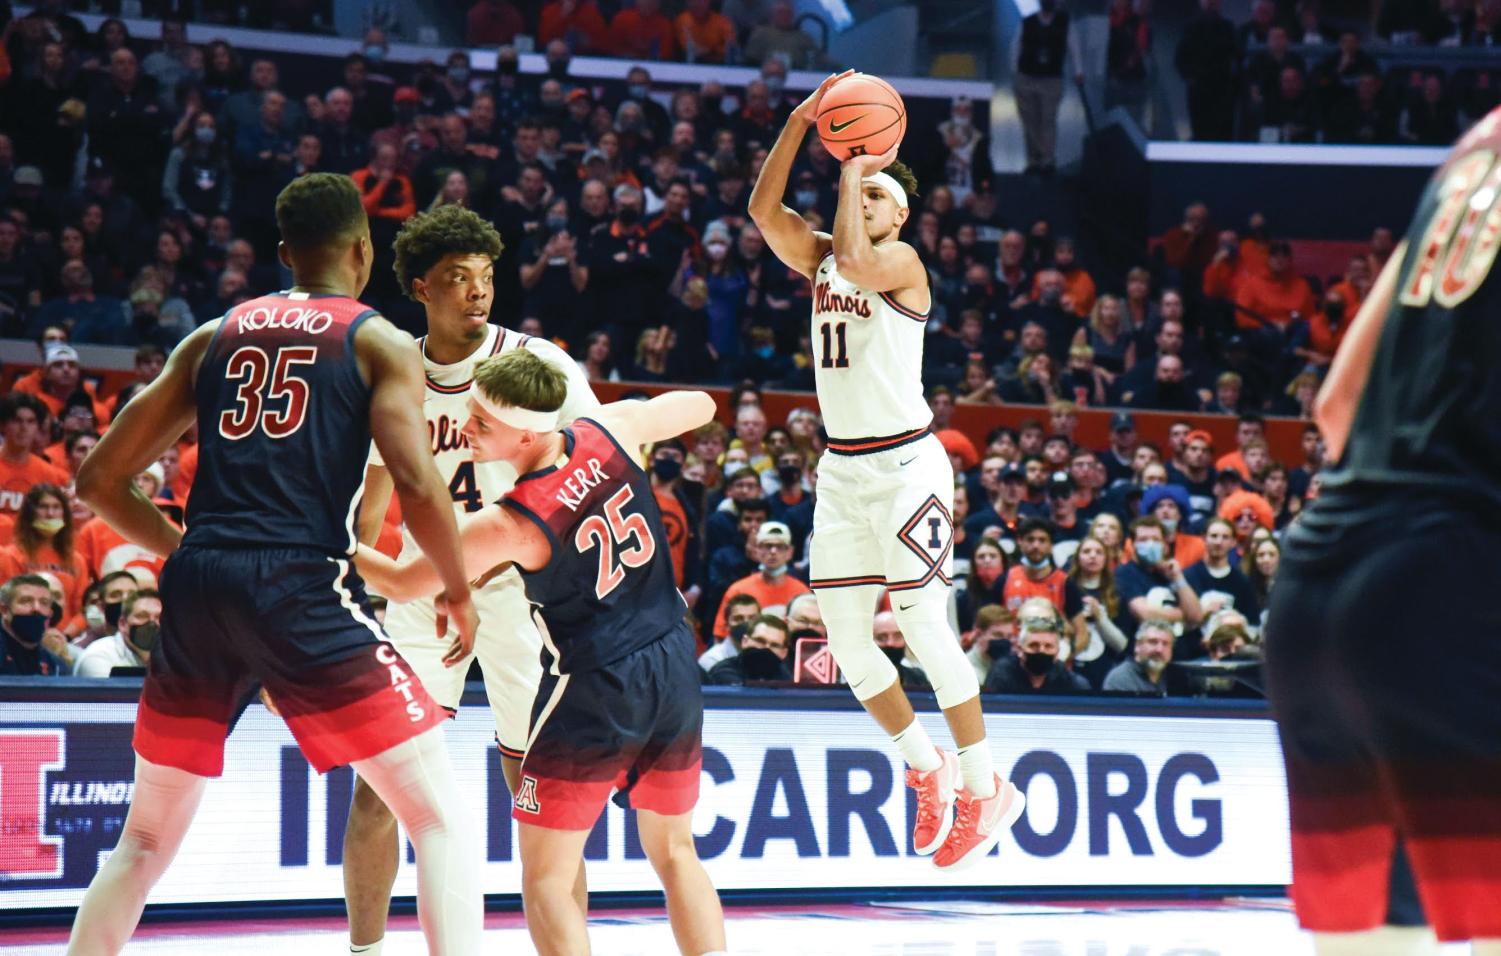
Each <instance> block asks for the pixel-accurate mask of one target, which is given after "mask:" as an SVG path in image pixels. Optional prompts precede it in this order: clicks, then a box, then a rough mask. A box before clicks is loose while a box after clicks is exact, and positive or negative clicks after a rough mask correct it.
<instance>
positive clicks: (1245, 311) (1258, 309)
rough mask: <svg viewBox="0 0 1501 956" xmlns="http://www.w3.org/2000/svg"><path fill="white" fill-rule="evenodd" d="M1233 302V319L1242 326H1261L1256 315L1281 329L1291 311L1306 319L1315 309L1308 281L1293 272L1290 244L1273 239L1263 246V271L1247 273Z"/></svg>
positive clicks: (1311, 315)
mask: <svg viewBox="0 0 1501 956" xmlns="http://www.w3.org/2000/svg"><path fill="white" fill-rule="evenodd" d="M1235 304H1236V306H1237V308H1236V311H1235V322H1236V324H1237V325H1239V326H1240V327H1241V328H1245V329H1259V328H1261V322H1259V321H1257V319H1256V317H1257V316H1259V317H1260V318H1261V319H1263V320H1265V321H1266V322H1269V323H1271V324H1272V325H1274V326H1276V327H1277V328H1278V329H1283V328H1285V327H1286V326H1287V324H1288V323H1289V322H1291V321H1292V319H1293V313H1294V312H1296V313H1298V315H1300V316H1301V317H1302V318H1304V319H1309V318H1312V317H1313V314H1314V312H1315V311H1316V310H1317V303H1316V302H1315V301H1314V298H1313V289H1311V288H1309V286H1308V280H1307V279H1304V278H1303V277H1302V276H1300V275H1298V274H1297V273H1296V272H1294V271H1293V268H1292V247H1291V246H1289V245H1288V244H1287V243H1286V242H1282V241H1278V242H1273V243H1272V244H1271V246H1269V247H1268V249H1267V274H1266V275H1265V276H1259V275H1248V276H1247V277H1246V280H1245V282H1243V283H1242V284H1241V288H1240V294H1239V295H1237V296H1236V297H1235Z"/></svg>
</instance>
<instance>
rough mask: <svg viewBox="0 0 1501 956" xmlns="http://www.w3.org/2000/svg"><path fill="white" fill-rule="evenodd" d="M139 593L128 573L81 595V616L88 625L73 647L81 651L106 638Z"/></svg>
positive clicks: (103, 581)
mask: <svg viewBox="0 0 1501 956" xmlns="http://www.w3.org/2000/svg"><path fill="white" fill-rule="evenodd" d="M140 589H141V586H140V584H139V583H137V582H136V579H135V576H134V575H132V574H131V573H130V572H129V571H114V572H111V573H110V574H106V575H105V576H104V577H103V578H101V579H100V580H99V581H97V582H95V583H94V584H92V585H90V586H89V589H88V590H87V591H85V592H84V598H83V616H84V622H85V624H86V625H87V626H86V627H85V629H84V631H83V633H82V634H79V635H78V636H77V637H76V638H74V639H73V641H72V644H73V647H74V648H76V649H78V650H80V651H81V650H84V649H85V648H87V647H88V646H89V645H90V644H92V643H94V642H95V641H97V640H100V639H102V638H106V637H108V636H110V635H111V634H113V633H115V631H116V630H117V629H118V628H119V626H120V616H121V614H123V613H124V610H125V602H126V600H128V599H129V598H130V596H131V595H132V594H135V593H136V592H137V591H139V590H140Z"/></svg>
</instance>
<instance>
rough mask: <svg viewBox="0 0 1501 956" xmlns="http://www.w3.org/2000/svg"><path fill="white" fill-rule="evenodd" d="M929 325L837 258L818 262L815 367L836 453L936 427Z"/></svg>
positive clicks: (821, 408)
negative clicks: (925, 378) (928, 367)
mask: <svg viewBox="0 0 1501 956" xmlns="http://www.w3.org/2000/svg"><path fill="white" fill-rule="evenodd" d="M930 303H931V299H930ZM929 308H931V304H930V306H929ZM927 322H928V315H927V313H926V312H922V313H918V312H914V311H912V310H911V309H909V308H907V307H906V306H903V305H901V304H899V303H898V302H897V301H896V296H894V295H891V294H890V293H886V292H875V291H872V290H870V289H862V288H861V287H859V286H857V285H855V284H854V283H853V282H850V281H849V280H848V279H845V278H844V277H843V276H841V275H840V274H839V270H838V269H837V268H835V266H834V253H832V252H830V253H828V254H827V255H825V256H824V257H823V260H822V261H820V262H819V263H818V269H817V271H816V272H815V273H814V275H813V335H812V338H813V369H814V382H815V383H816V385H817V388H818V408H819V411H820V412H821V413H822V415H823V422H824V427H825V428H827V429H828V432H829V436H830V442H829V447H830V448H836V447H837V446H839V445H849V446H850V448H849V450H856V448H857V447H858V448H859V450H867V447H866V446H868V445H869V444H870V443H871V442H872V441H874V440H881V442H882V443H884V440H885V439H890V438H904V437H905V438H910V437H912V436H913V435H914V434H920V433H921V432H922V431H923V430H924V429H926V428H927V427H928V425H929V423H930V422H931V421H932V420H933V413H932V411H931V410H930V409H929V408H928V403H927V401H926V399H924V398H923V387H922V347H923V335H924V333H925V332H926V329H927ZM869 450H874V449H873V448H872V449H869Z"/></svg>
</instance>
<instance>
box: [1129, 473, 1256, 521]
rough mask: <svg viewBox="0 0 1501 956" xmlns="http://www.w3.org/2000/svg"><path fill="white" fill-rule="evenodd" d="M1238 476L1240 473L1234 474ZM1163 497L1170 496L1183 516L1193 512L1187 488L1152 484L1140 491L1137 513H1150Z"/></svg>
mask: <svg viewBox="0 0 1501 956" xmlns="http://www.w3.org/2000/svg"><path fill="white" fill-rule="evenodd" d="M1235 477H1236V478H1239V477H1240V475H1238V474H1237V475H1236V476H1235ZM1163 498H1171V499H1172V500H1173V502H1174V503H1175V504H1177V506H1178V512H1179V514H1181V515H1183V516H1184V517H1185V518H1186V517H1188V516H1189V515H1190V514H1192V513H1193V505H1192V503H1191V502H1190V501H1189V499H1188V489H1187V488H1184V487H1183V486H1182V485H1153V486H1152V487H1150V488H1148V489H1147V490H1146V491H1144V492H1142V496H1141V504H1140V505H1139V506H1138V507H1137V509H1136V513H1137V514H1143V515H1147V514H1151V513H1152V509H1153V508H1156V507H1157V502H1159V501H1161V500H1162V499H1163Z"/></svg>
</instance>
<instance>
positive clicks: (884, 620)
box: [871, 611, 933, 691]
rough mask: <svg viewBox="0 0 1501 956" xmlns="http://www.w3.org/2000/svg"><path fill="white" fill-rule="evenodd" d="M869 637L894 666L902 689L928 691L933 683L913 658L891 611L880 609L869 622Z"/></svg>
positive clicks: (919, 663)
mask: <svg viewBox="0 0 1501 956" xmlns="http://www.w3.org/2000/svg"><path fill="white" fill-rule="evenodd" d="M871 639H872V640H874V641H875V642H876V646H877V647H879V648H880V649H881V653H882V654H885V655H886V659H887V660H889V661H891V666H892V667H895V668H896V673H897V676H898V678H899V679H900V680H901V682H902V688H903V689H904V690H924V691H930V690H932V689H933V685H932V684H931V683H930V682H929V681H928V675H927V674H926V673H924V672H923V669H922V663H921V662H920V661H918V660H917V659H915V658H914V657H913V656H912V654H911V653H910V652H909V650H908V648H907V638H906V636H905V635H903V634H902V628H901V625H900V624H898V623H897V620H896V615H895V614H893V613H892V612H891V611H880V612H878V613H877V614H876V616H875V618H874V620H872V622H871Z"/></svg>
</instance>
